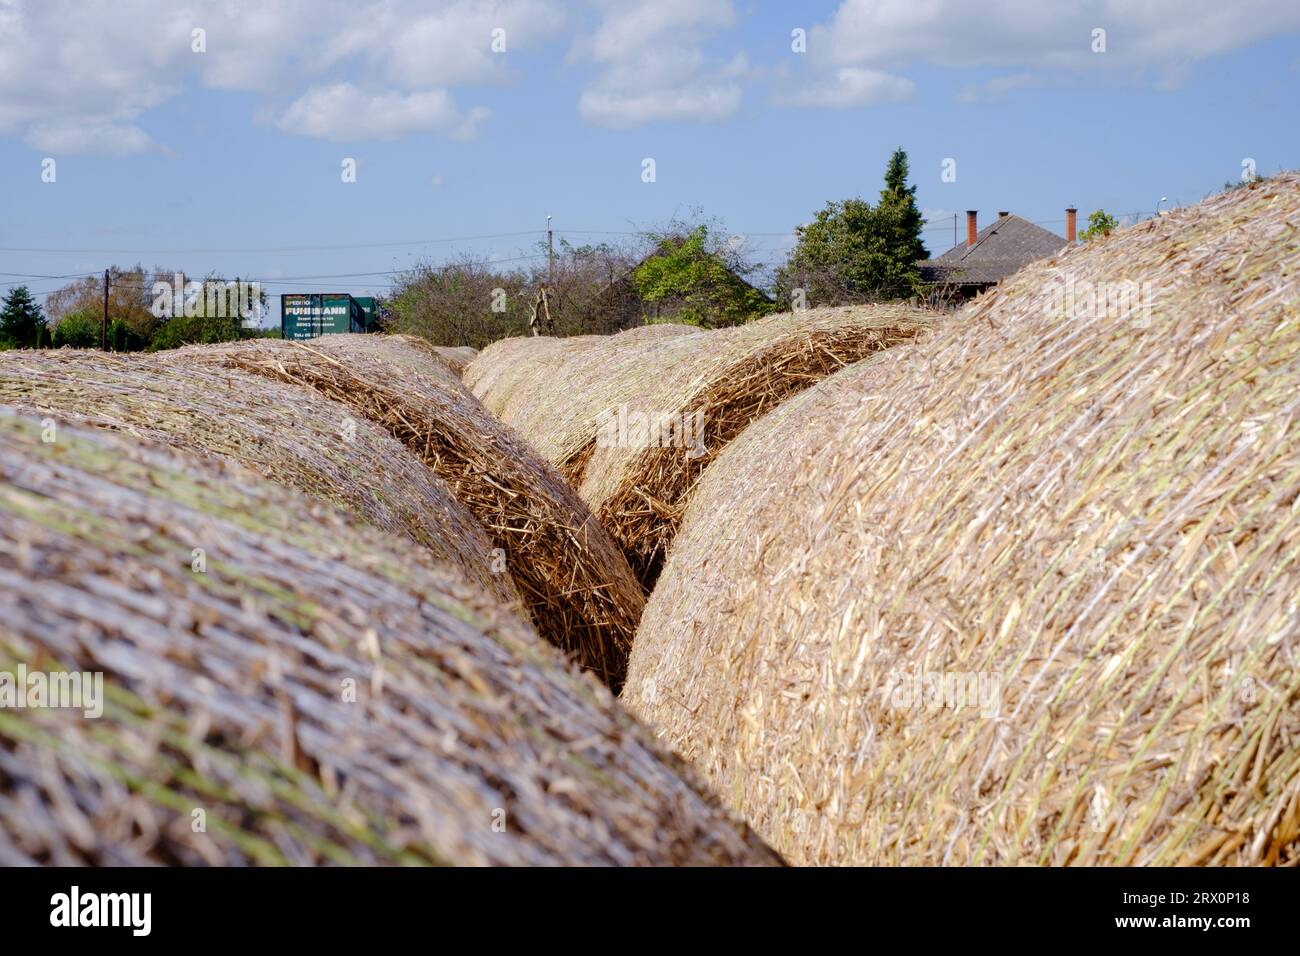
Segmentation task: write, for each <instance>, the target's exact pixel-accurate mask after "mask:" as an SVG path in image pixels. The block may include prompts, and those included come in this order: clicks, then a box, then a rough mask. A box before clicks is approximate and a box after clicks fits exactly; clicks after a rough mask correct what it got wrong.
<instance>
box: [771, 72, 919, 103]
mask: <svg viewBox="0 0 1300 956" xmlns="http://www.w3.org/2000/svg"><path fill="white" fill-rule="evenodd" d="M915 95H916V84H915V83H913V82H912V81H911V80H909V79H907V78H906V77H902V76H895V75H894V74H892V73H885V72H883V71H881V70H872V69H869V68H867V67H861V66H842V67H839V68H838V69H836V70H834V71H832V72H831V73H830V74H829V75H828V76H826V77H823V78H820V79H817V80H814V81H813V82H811V83H809V84H807V85H805V86H803V87H802V88H799V89H795V90H792V91H786V92H778V93H777V94H776V96H775V97H774V100H775V102H776V104H777V105H778V106H809V107H825V108H828V109H847V108H849V107H853V106H868V105H871V104H874V103H897V102H901V101H903V100H909V99H911V98H912V97H913V96H915Z"/></svg>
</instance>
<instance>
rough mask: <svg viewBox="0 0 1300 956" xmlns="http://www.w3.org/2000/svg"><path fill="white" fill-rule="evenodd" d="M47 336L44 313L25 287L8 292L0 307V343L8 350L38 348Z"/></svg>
mask: <svg viewBox="0 0 1300 956" xmlns="http://www.w3.org/2000/svg"><path fill="white" fill-rule="evenodd" d="M46 335H47V329H46V325H45V313H44V311H43V310H42V309H41V307H40V305H38V304H37V302H36V300H35V299H34V298H32V293H31V291H30V290H29V289H28V288H27V286H25V285H20V286H15V287H14V288H12V289H10V290H9V294H8V295H6V296H5V298H4V304H3V306H2V307H0V341H3V342H4V343H5V344H6V345H8V346H9V347H10V348H19V349H30V348H39V347H40V346H41V344H42V342H43V341H44V340H45V338H46Z"/></svg>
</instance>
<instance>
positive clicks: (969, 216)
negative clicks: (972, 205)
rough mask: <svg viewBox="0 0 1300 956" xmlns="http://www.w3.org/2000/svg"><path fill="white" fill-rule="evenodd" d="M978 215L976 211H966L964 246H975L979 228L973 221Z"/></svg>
mask: <svg viewBox="0 0 1300 956" xmlns="http://www.w3.org/2000/svg"><path fill="white" fill-rule="evenodd" d="M978 213H979V210H977V209H967V210H966V245H968V246H973V245H975V236H976V235H977V234H978V233H979V231H980V230H979V226H977V225H976V224H975V219H976V217H977V215H978Z"/></svg>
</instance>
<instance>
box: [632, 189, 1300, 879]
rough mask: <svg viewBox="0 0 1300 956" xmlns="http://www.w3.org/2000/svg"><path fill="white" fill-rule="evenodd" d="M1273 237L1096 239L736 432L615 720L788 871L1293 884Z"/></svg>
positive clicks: (1290, 238) (1289, 533)
mask: <svg viewBox="0 0 1300 956" xmlns="http://www.w3.org/2000/svg"><path fill="white" fill-rule="evenodd" d="M1297 221H1300V176H1297V175H1295V174H1290V175H1287V176H1285V177H1281V178H1279V179H1277V180H1270V181H1267V182H1263V183H1260V184H1258V185H1257V186H1255V187H1253V188H1249V189H1247V188H1242V189H1236V190H1233V191H1232V192H1230V193H1228V194H1225V195H1221V196H1217V197H1215V198H1213V199H1211V200H1208V201H1206V202H1205V203H1203V204H1201V205H1200V206H1197V207H1193V208H1191V209H1187V210H1182V211H1178V212H1174V213H1171V214H1169V215H1168V216H1165V217H1162V218H1161V219H1160V220H1159V221H1157V222H1154V223H1147V224H1143V225H1140V226H1137V227H1134V228H1131V229H1127V230H1124V231H1122V232H1120V233H1117V234H1114V235H1112V236H1110V237H1109V238H1107V239H1105V240H1102V241H1099V242H1091V243H1089V244H1087V245H1086V246H1084V247H1082V248H1078V249H1073V250H1070V251H1068V252H1066V253H1064V254H1062V255H1061V256H1059V257H1058V258H1057V259H1056V260H1053V261H1048V262H1045V263H1040V264H1037V265H1034V266H1031V267H1029V268H1027V269H1025V270H1023V271H1021V272H1020V273H1018V274H1017V275H1016V276H1015V277H1014V278H1013V279H1011V280H1009V281H1008V282H1007V283H1005V284H1004V285H1003V286H1001V287H1000V288H999V289H998V290H997V291H996V292H994V293H993V294H991V295H988V296H984V297H981V299H979V300H977V301H976V303H974V305H973V307H971V308H970V309H969V310H968V311H967V312H966V313H965V314H964V315H963V316H962V317H960V319H961V320H960V321H959V322H958V323H955V324H954V325H952V326H950V327H946V328H944V329H942V330H939V331H937V332H936V333H935V335H934V336H933V337H929V338H927V339H925V340H924V341H920V342H918V343H914V344H910V345H903V346H900V347H899V348H897V349H895V350H894V351H892V352H891V353H890V354H888V355H885V356H881V357H880V358H879V359H871V360H868V361H866V362H864V363H862V364H861V365H858V366H856V367H855V368H853V369H850V370H847V371H845V372H842V373H840V374H839V375H836V376H834V377H832V378H831V379H829V380H827V381H825V382H823V383H822V384H820V385H818V386H816V387H814V388H813V389H811V390H809V391H808V392H806V393H804V394H803V395H801V396H798V397H797V398H795V399H793V400H792V401H790V402H789V403H787V404H785V405H783V406H781V407H780V408H779V409H778V410H777V411H775V412H774V413H773V414H772V415H770V416H768V417H767V418H765V419H763V420H762V421H760V422H758V423H756V424H755V425H754V426H752V427H751V428H750V429H748V430H747V431H746V432H745V433H744V434H743V435H742V436H741V437H740V438H739V439H738V440H737V441H736V442H734V443H733V444H732V445H731V446H730V447H729V448H728V449H727V450H726V451H725V452H724V453H723V454H722V456H721V457H720V459H719V460H718V461H717V462H715V463H714V464H713V466H712V467H711V468H710V469H709V470H708V472H706V473H705V476H704V478H703V480H702V481H701V483H700V487H699V489H698V491H697V493H696V494H695V496H694V499H693V500H692V502H691V505H690V508H689V510H688V514H687V517H686V521H685V524H684V527H683V530H682V533H681V534H680V535H679V536H678V539H677V542H676V544H675V546H674V549H673V553H672V555H671V556H670V558H669V560H668V563H667V566H666V568H665V570H664V574H663V576H662V578H661V579H660V581H659V585H658V587H657V588H656V590H655V592H654V594H653V596H652V599H651V601H650V603H649V606H648V607H647V610H646V614H645V617H644V619H643V621H642V624H641V627H640V630H639V632H638V634H637V639H636V642H635V644H634V652H633V658H632V662H631V667H630V670H629V674H628V682H627V685H626V690H625V692H624V699H625V701H626V702H628V703H629V704H630V705H631V707H632V709H633V711H634V712H635V713H638V714H639V715H641V716H643V717H644V718H646V719H648V720H649V721H650V722H652V723H653V724H654V725H655V726H656V727H657V728H658V729H659V730H660V732H661V735H662V737H663V738H664V740H665V741H666V742H667V743H668V744H669V745H670V746H672V747H673V748H675V749H677V750H678V751H679V752H680V753H682V754H683V755H684V756H685V757H686V758H687V759H688V760H690V761H691V762H692V763H693V764H694V765H695V766H696V767H697V768H698V769H700V770H701V771H702V772H703V773H704V774H705V776H706V778H707V779H708V780H709V781H710V782H711V783H712V784H713V785H714V786H715V788H716V789H717V790H718V791H719V792H720V793H722V794H723V795H724V797H725V798H726V799H727V800H728V802H729V804H730V805H731V806H732V807H733V808H734V809H736V810H737V811H738V812H739V813H741V814H742V815H743V816H745V818H746V819H748V820H749V821H750V822H751V823H752V824H753V825H754V826H755V827H756V828H757V829H758V830H759V832H760V833H762V834H764V835H765V836H766V837H767V838H768V839H769V841H770V842H772V844H773V846H775V847H776V848H777V849H778V850H779V851H782V852H784V853H786V854H787V855H788V857H789V858H790V859H791V861H792V862H796V863H805V864H806V863H871V864H893V863H903V864H976V863H1000V864H1001V863H1007V864H1009V863H1040V864H1078V865H1099V864H1105V865H1110V864H1120V865H1166V864H1278V865H1296V864H1297V863H1298V862H1300V748H1297V746H1296V741H1297V740H1300V669H1297V667H1296V658H1297V653H1298V652H1300V643H1298V642H1300V610H1298V607H1297V603H1296V595H1297V594H1298V593H1300V511H1298V510H1297V505H1296V503H1297V500H1300V416H1297V410H1298V406H1297V396H1298V395H1300V314H1298V311H1297V301H1298V300H1300V232H1298V231H1297V230H1296V228H1295V223H1296V222H1297ZM1071 280H1072V281H1073V283H1074V286H1073V287H1074V289H1075V294H1076V295H1079V296H1082V295H1084V293H1085V291H1086V289H1087V286H1086V285H1085V284H1086V283H1115V282H1119V281H1124V280H1134V281H1141V282H1149V283H1152V287H1151V288H1150V290H1149V291H1150V295H1151V300H1150V305H1151V308H1150V312H1149V315H1147V314H1142V313H1139V314H1138V315H1132V314H1129V315H1120V314H1118V313H1117V314H1113V315H1100V316H1099V315H1092V316H1082V317H1074V318H1068V317H1065V316H1064V315H1063V314H1062V310H1063V308H1064V302H1065V301H1066V300H1065V299H1064V298H1063V297H1062V295H1061V294H1060V293H1061V291H1062V289H1063V288H1065V287H1066V284H1067V283H1069V282H1070V281H1071ZM1109 288H1110V286H1101V287H1100V288H1096V287H1094V291H1101V292H1103V293H1104V292H1105V291H1107V290H1108V289H1109ZM1076 301H1077V300H1076ZM1103 301H1104V297H1103Z"/></svg>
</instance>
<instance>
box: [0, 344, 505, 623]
mask: <svg viewBox="0 0 1300 956" xmlns="http://www.w3.org/2000/svg"><path fill="white" fill-rule="evenodd" d="M0 403H3V404H6V405H12V406H17V407H24V408H28V409H32V410H35V411H40V412H43V413H53V414H55V415H57V416H60V417H64V418H66V419H69V420H84V421H90V422H93V423H94V424H96V425H100V426H105V427H110V428H116V429H120V430H122V431H125V432H129V433H131V434H133V435H138V436H142V437H149V438H153V439H156V440H159V441H163V442H166V443H168V444H170V445H173V446H175V447H178V448H184V449H187V450H193V451H201V452H208V453H212V454H216V455H221V456H224V457H226V458H229V459H231V460H232V461H237V462H239V463H240V464H242V465H245V466H247V467H248V468H251V469H252V470H253V471H256V472H257V473H258V474H260V475H262V476H264V477H266V478H270V479H272V480H273V481H278V482H280V483H281V484H286V485H291V486H293V487H295V488H298V489H299V490H301V491H303V492H306V493H308V494H311V495H314V496H316V497H319V498H323V499H325V500H327V501H330V502H333V503H334V504H337V505H340V506H342V507H344V508H346V509H348V510H349V511H352V512H353V513H354V514H357V515H360V516H361V517H363V518H365V519H366V520H367V521H369V522H370V523H371V524H373V525H374V526H375V527H377V528H381V529H383V530H386V531H391V532H395V533H398V534H405V535H407V536H408V537H410V538H411V539H412V540H414V541H416V542H418V543H419V544H422V545H424V546H425V547H427V548H428V549H429V550H430V551H431V552H433V554H434V555H435V557H437V558H439V559H440V560H442V561H446V562H448V563H450V564H453V565H455V566H456V567H457V568H458V569H460V570H461V571H462V572H463V573H464V574H465V575H466V576H467V577H469V578H470V579H471V580H473V581H474V582H475V583H476V584H478V585H480V586H481V587H483V588H485V589H486V590H487V591H489V592H490V593H492V594H495V595H496V596H497V597H499V598H500V599H502V600H504V601H507V602H510V603H518V602H519V600H520V598H519V593H518V591H517V590H516V588H515V586H514V582H513V580H512V579H511V578H510V576H509V575H508V574H504V573H501V572H500V571H499V567H500V562H499V561H494V560H493V555H492V544H491V542H490V540H489V538H488V535H487V532H486V531H485V530H484V529H483V526H482V525H481V524H480V523H479V521H478V520H477V519H476V518H475V517H474V515H473V514H472V513H470V511H469V510H468V509H467V508H466V507H465V506H464V505H463V504H461V502H460V501H459V500H458V499H457V498H456V496H455V495H454V494H453V492H452V490H451V488H450V487H448V485H447V483H446V482H445V481H443V480H442V479H441V478H439V477H438V476H437V475H435V474H433V473H432V472H430V470H429V469H428V468H426V467H425V466H424V465H422V464H421V463H420V462H419V461H417V460H416V459H415V458H414V457H413V456H412V455H411V454H410V453H409V452H408V451H407V450H406V449H405V448H404V447H403V446H402V445H401V444H400V443H399V442H398V441H396V440H395V439H394V438H393V437H392V436H391V435H389V434H388V433H387V432H386V431H384V430H383V429H381V428H379V427H378V426H376V425H373V424H371V423H370V422H367V421H365V420H364V419H358V418H357V417H355V416H354V415H353V414H352V413H351V412H350V411H349V409H348V408H347V407H346V406H344V405H340V404H338V403H336V402H332V401H328V400H323V399H321V398H320V397H319V396H317V395H316V394H315V393H314V392H307V391H303V390H301V389H297V388H292V387H290V386H286V385H280V384H277V383H275V382H272V381H268V380H267V379H265V378H262V377H259V376H255V375H247V374H244V373H242V372H238V371H233V370H230V369H225V368H220V367H213V368H205V367H200V366H184V365H178V364H175V363H169V362H164V361H162V360H160V359H158V358H156V357H153V356H139V355H113V354H105V353H102V352H92V351H74V350H71V349H60V350H57V351H10V352H6V353H4V354H3V355H0Z"/></svg>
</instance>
